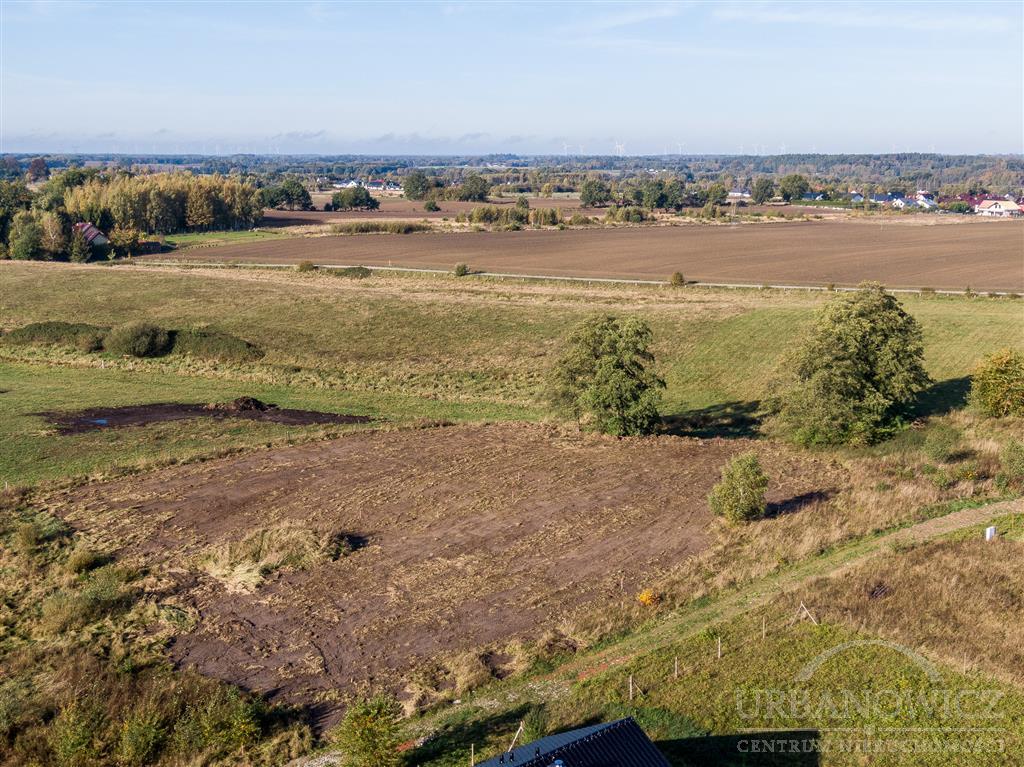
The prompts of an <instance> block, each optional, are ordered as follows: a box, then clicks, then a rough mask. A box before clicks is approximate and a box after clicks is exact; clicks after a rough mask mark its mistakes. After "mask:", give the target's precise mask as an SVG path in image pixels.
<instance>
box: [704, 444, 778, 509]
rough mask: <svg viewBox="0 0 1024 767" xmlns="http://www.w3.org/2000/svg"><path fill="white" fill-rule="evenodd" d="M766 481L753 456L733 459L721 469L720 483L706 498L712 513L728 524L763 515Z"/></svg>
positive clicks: (758, 463) (759, 464) (748, 455)
mask: <svg viewBox="0 0 1024 767" xmlns="http://www.w3.org/2000/svg"><path fill="white" fill-rule="evenodd" d="M767 487H768V478H767V477H766V476H765V475H764V472H763V471H762V470H761V462H760V461H759V460H758V458H757V455H756V454H755V453H743V454H742V455H738V456H736V457H735V458H733V459H732V460H731V461H730V462H729V463H728V464H727V465H726V467H725V468H724V469H723V470H722V480H721V481H720V482H719V483H718V484H717V485H715V487H714V488H713V489H712V491H711V494H710V495H708V506H709V507H710V509H711V511H712V513H714V514H717V515H718V516H720V517H725V518H726V519H727V520H729V521H730V522H749V521H751V520H754V519H760V518H761V517H763V516H764V515H765V511H766V510H767V505H766V504H765V500H764V491H765V490H766V489H767Z"/></svg>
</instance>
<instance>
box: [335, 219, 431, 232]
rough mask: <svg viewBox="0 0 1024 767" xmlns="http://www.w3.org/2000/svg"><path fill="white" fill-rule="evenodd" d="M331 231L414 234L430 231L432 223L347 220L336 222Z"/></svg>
mask: <svg viewBox="0 0 1024 767" xmlns="http://www.w3.org/2000/svg"><path fill="white" fill-rule="evenodd" d="M331 231H332V232H334V233H335V234H377V233H381V234H412V233H413V232H429V231H430V224H421V223H419V222H417V221H346V222H345V223H342V224H334V225H333V226H332V227H331Z"/></svg>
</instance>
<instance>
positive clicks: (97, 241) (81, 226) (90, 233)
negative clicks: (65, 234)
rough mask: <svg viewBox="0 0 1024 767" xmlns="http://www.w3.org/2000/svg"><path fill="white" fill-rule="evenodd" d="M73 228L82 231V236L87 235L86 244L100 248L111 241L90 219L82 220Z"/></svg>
mask: <svg viewBox="0 0 1024 767" xmlns="http://www.w3.org/2000/svg"><path fill="white" fill-rule="evenodd" d="M73 228H74V230H75V231H76V232H81V233H82V236H83V237H85V242H86V244H88V245H90V246H92V247H97V248H100V247H103V246H104V245H106V244H108V243H109V242H110V240H108V239H107V236H106V235H105V234H103V232H101V231H100V230H99V229H97V228H96V227H95V226H93V225H92V224H90V223H89V222H88V221H80V222H78V223H77V224H75V226H74V227H73Z"/></svg>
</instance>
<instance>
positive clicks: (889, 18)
mask: <svg viewBox="0 0 1024 767" xmlns="http://www.w3.org/2000/svg"><path fill="white" fill-rule="evenodd" d="M919 8H920V9H921V10H920V11H905V10H897V9H894V8H892V7H889V6H885V5H882V4H877V5H872V6H871V8H870V10H868V9H865V8H864V7H851V6H845V7H844V6H840V5H836V6H822V5H809V4H807V5H755V4H753V3H743V4H728V5H719V6H716V7H715V9H714V10H713V11H712V16H713V17H714V18H716V19H718V20H719V21H729V22H748V23H751V24H806V25H810V26H828V27H846V28H887V29H901V30H906V31H912V32H941V31H957V30H973V31H978V32H992V31H996V30H1002V29H1005V28H1006V27H1007V23H1006V19H1005V18H1001V17H999V16H993V15H982V14H980V13H978V14H964V13H953V14H950V13H945V12H944V10H943V8H942V6H941V4H935V3H930V4H927V5H924V4H922V5H920V6H919Z"/></svg>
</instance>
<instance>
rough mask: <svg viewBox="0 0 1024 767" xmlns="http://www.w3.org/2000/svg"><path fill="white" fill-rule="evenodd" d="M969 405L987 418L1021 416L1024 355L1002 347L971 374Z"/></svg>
mask: <svg viewBox="0 0 1024 767" xmlns="http://www.w3.org/2000/svg"><path fill="white" fill-rule="evenodd" d="M970 401H971V404H972V405H973V406H974V407H975V408H977V409H978V411H979V412H981V413H982V414H983V415H986V416H989V417H990V418H1000V417H1003V416H1011V415H1012V416H1024V354H1021V353H1020V352H1017V351H1013V350H1010V349H1003V350H1001V351H998V352H996V353H994V354H990V355H989V356H987V357H985V359H984V360H982V362H981V363H980V364H979V365H978V366H977V367H976V368H975V369H974V372H973V373H972V374H971V396H970Z"/></svg>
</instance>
